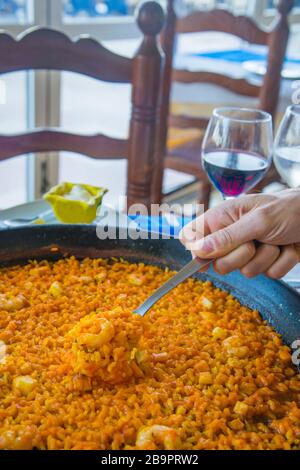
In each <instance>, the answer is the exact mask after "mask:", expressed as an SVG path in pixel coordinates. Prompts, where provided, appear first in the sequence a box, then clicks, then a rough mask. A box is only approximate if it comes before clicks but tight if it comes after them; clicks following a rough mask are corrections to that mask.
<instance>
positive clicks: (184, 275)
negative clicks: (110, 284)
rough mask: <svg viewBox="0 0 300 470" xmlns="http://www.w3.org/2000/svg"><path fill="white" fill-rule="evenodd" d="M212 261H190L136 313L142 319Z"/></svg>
mask: <svg viewBox="0 0 300 470" xmlns="http://www.w3.org/2000/svg"><path fill="white" fill-rule="evenodd" d="M211 261H212V260H211V259H205V260H203V259H199V258H195V259H193V260H192V261H190V262H189V263H188V264H186V265H185V266H184V267H183V268H182V269H181V270H180V271H179V272H178V273H177V274H175V276H173V277H171V279H169V280H168V281H167V282H166V283H165V284H163V285H162V286H161V287H159V288H158V289H157V290H156V291H155V292H154V293H153V294H152V295H150V297H148V299H147V300H146V301H145V302H144V303H143V304H142V305H140V306H139V307H138V308H137V309H136V310H135V311H134V313H138V314H139V315H141V316H142V317H143V316H144V315H145V313H147V312H148V310H149V309H150V308H151V307H153V305H154V304H156V302H158V300H160V299H161V298H162V297H164V296H165V295H166V294H167V293H168V292H170V291H171V290H172V289H174V288H175V287H176V286H178V284H180V283H181V282H183V281H185V280H186V279H188V278H189V277H191V276H192V275H193V274H196V273H197V272H198V271H199V270H200V269H201V268H204V267H205V266H207V265H208V264H210V263H211Z"/></svg>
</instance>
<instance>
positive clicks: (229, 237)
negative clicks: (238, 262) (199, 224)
mask: <svg viewBox="0 0 300 470" xmlns="http://www.w3.org/2000/svg"><path fill="white" fill-rule="evenodd" d="M253 215H254V212H253V213H251V214H247V215H245V216H243V217H241V219H240V220H238V221H237V222H234V223H233V224H231V225H228V227H225V228H222V229H221V230H217V231H216V232H214V233H211V234H210V235H208V236H206V237H204V238H202V239H201V240H196V241H194V242H190V243H186V244H185V246H186V248H187V249H188V250H190V251H192V252H193V254H194V255H196V256H198V257H199V258H219V257H221V256H225V255H227V254H228V253H230V252H231V251H233V250H235V248H237V247H238V246H240V245H243V244H244V243H246V242H249V241H252V240H256V239H257V238H258V237H259V236H260V235H261V233H262V229H263V226H262V223H263V221H262V220H261V219H260V218H257V217H253Z"/></svg>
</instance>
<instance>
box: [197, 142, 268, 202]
mask: <svg viewBox="0 0 300 470" xmlns="http://www.w3.org/2000/svg"><path fill="white" fill-rule="evenodd" d="M203 166H204V169H205V171H206V172H207V175H208V177H209V179H210V180H211V182H212V183H213V184H214V185H215V187H216V188H217V189H218V190H219V191H220V192H221V193H222V194H223V195H224V197H226V198H227V197H237V196H240V195H241V194H244V193H246V192H248V191H249V190H250V189H252V188H253V187H254V186H256V184H257V183H258V182H259V181H260V180H261V179H262V177H263V176H264V174H265V173H266V171H267V170H268V168H269V162H268V161H267V160H266V158H264V157H262V156H261V155H258V154H254V153H251V152H241V151H233V150H219V151H218V150H214V151H212V152H209V151H208V152H204V153H203Z"/></svg>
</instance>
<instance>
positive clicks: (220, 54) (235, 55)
mask: <svg viewBox="0 0 300 470" xmlns="http://www.w3.org/2000/svg"><path fill="white" fill-rule="evenodd" d="M189 56H193V57H203V58H206V59H217V60H225V61H227V62H238V63H243V62H247V61H249V60H258V61H262V62H263V61H266V60H267V55H266V54H259V53H258V52H251V51H247V50H243V49H232V50H225V51H214V52H199V53H198V52H194V53H191V54H189ZM286 62H290V63H294V64H300V60H299V59H290V58H288V57H286Z"/></svg>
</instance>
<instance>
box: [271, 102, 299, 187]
mask: <svg viewBox="0 0 300 470" xmlns="http://www.w3.org/2000/svg"><path fill="white" fill-rule="evenodd" d="M274 163H275V166H276V168H277V171H278V173H279V174H280V176H281V177H282V179H283V180H284V182H285V183H287V184H288V186H289V187H290V188H297V187H300V106H289V107H288V108H287V110H286V113H285V115H284V118H283V120H282V122H281V125H280V127H279V129H278V132H277V135H276V139H275V144H274Z"/></svg>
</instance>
